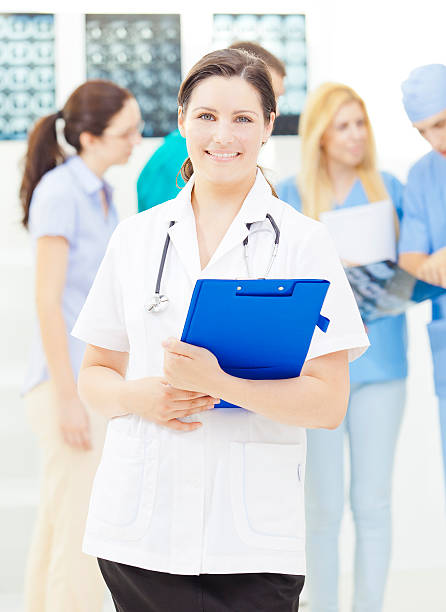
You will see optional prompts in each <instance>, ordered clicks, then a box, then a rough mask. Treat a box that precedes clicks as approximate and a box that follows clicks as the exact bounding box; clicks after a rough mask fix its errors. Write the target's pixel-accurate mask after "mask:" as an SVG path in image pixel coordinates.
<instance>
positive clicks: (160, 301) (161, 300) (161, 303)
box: [145, 293, 169, 312]
mask: <svg viewBox="0 0 446 612" xmlns="http://www.w3.org/2000/svg"><path fill="white" fill-rule="evenodd" d="M168 305H169V298H168V297H167V295H162V294H161V295H160V294H159V293H155V295H154V296H153V298H152V301H151V302H149V303H148V304H146V305H145V309H146V310H147V312H162V311H163V310H166V308H167V306H168Z"/></svg>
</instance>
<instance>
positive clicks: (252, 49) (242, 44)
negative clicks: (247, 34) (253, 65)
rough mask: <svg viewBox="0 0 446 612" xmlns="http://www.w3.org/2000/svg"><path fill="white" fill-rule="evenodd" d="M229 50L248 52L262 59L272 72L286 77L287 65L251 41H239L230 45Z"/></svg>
mask: <svg viewBox="0 0 446 612" xmlns="http://www.w3.org/2000/svg"><path fill="white" fill-rule="evenodd" d="M228 49H241V50H242V51H247V52H248V53H250V54H251V55H255V56H256V57H260V59H261V60H263V61H264V62H265V64H266V65H267V66H268V68H269V69H270V70H275V71H276V72H277V73H278V74H280V76H281V77H286V68H285V64H284V63H283V62H282V60H280V59H279V58H278V57H276V56H275V55H273V54H272V53H270V52H269V51H268V50H267V49H265V47H262V46H261V45H259V44H258V43H255V42H252V41H250V40H239V41H237V42H235V43H232V45H229V47H228Z"/></svg>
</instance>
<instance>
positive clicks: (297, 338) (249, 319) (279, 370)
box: [181, 279, 330, 408]
mask: <svg viewBox="0 0 446 612" xmlns="http://www.w3.org/2000/svg"><path fill="white" fill-rule="evenodd" d="M329 284H330V283H329V282H328V281H326V280H317V279H303V280H298V279H283V280H281V279H278V280H277V279H258V280H257V279H256V280H220V279H200V280H198V281H197V283H196V285H195V289H194V292H193V294H192V298H191V302H190V305H189V311H188V314H187V318H186V322H185V324H184V329H183V334H182V336H181V340H182V341H183V342H188V343H189V344H193V345H195V346H201V347H203V348H206V349H208V350H209V351H211V352H212V353H213V354H214V355H215V356H216V357H217V359H218V362H219V364H220V367H221V368H222V369H223V370H224V371H225V372H227V373H228V374H231V375H232V376H237V377H238V378H248V379H252V380H266V379H280V378H294V377H295V376H299V374H300V371H301V369H302V366H303V364H304V361H305V358H306V356H307V353H308V349H309V347H310V343H311V339H312V337H313V333H314V330H315V327H316V326H318V327H319V328H320V329H321V330H322V331H323V332H325V331H327V328H328V325H329V320H328V319H327V318H326V317H324V316H322V315H321V314H320V311H321V308H322V304H323V302H324V299H325V296H326V294H327V290H328V287H329ZM216 407H217V408H225V407H231V408H234V407H235V406H233V404H230V403H228V402H225V401H224V400H221V401H220V403H219V404H217V406H216Z"/></svg>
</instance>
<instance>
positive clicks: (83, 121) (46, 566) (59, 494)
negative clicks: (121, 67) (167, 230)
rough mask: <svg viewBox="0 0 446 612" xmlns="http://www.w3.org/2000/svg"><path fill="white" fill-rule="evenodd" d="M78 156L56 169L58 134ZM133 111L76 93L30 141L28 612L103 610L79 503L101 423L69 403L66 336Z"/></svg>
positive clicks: (73, 392)
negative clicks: (34, 493) (33, 438)
mask: <svg viewBox="0 0 446 612" xmlns="http://www.w3.org/2000/svg"><path fill="white" fill-rule="evenodd" d="M59 118H60V119H63V120H64V136H65V139H66V141H67V142H68V143H69V144H70V145H71V146H73V147H74V149H75V150H76V152H77V154H76V155H74V156H72V157H69V158H68V159H65V155H64V153H63V150H62V148H61V146H60V144H59V142H58V139H57V134H56V122H57V121H58V119H59ZM140 120H141V116H140V113H139V109H138V105H137V103H136V101H135V99H134V98H133V96H132V95H131V93H130V92H129V91H127V90H126V89H122V88H121V87H118V86H117V85H115V84H114V83H111V82H107V81H89V82H87V83H84V84H83V85H81V86H80V87H78V88H77V89H76V90H75V91H74V92H73V93H72V94H71V96H70V97H69V98H68V100H67V102H66V104H65V106H64V107H63V109H62V110H61V111H59V112H58V113H54V114H52V115H49V116H47V117H43V118H42V119H40V120H39V121H38V122H37V124H36V126H35V128H34V129H33V131H32V133H31V134H30V137H29V142H28V150H27V154H26V167H25V172H24V175H23V180H22V184H21V189H20V197H21V201H22V205H23V212H24V216H23V223H24V225H25V227H27V228H28V229H29V232H30V234H31V237H32V239H33V242H34V247H35V257H36V280H35V295H36V306H37V315H38V321H39V326H38V329H36V334H35V339H34V344H33V347H32V353H31V358H30V364H29V369H28V373H27V376H26V381H25V388H24V391H25V404H26V408H27V411H28V416H29V419H30V421H31V425H32V427H33V429H34V430H35V432H36V434H37V436H38V439H39V444H40V446H41V452H42V455H43V480H42V485H41V496H40V507H39V514H38V519H37V524H36V528H35V533H34V538H33V542H32V545H31V551H30V554H29V559H28V568H27V574H26V584H25V601H26V603H25V609H26V611H27V612H61V611H62V610H63V611H64V612H70V611H73V612H81V611H85V612H95V611H98V612H99V611H100V610H102V605H103V594H104V588H103V582H102V580H101V577H100V574H99V572H98V571H97V567H96V566H95V564H94V563H93V562H92V559H91V558H89V557H87V556H86V555H84V554H83V553H82V552H81V541H82V533H83V529H84V524H85V518H86V514H87V508H88V498H89V494H90V488H91V483H92V479H93V475H94V472H95V469H96V467H97V464H98V461H99V457H100V452H101V450H102V445H103V437H104V432H105V421H104V419H103V418H102V417H100V416H99V415H97V414H89V412H88V411H87V409H86V407H85V406H84V404H83V403H82V402H81V400H80V399H79V396H78V393H77V387H76V384H77V376H78V372H79V368H80V365H81V361H82V358H83V354H84V350H85V344H84V343H83V342H81V341H80V340H77V339H75V338H73V337H71V336H69V335H68V332H69V331H70V330H71V328H72V326H73V323H74V321H75V320H76V318H77V316H78V314H79V312H80V310H81V308H82V306H83V303H84V301H85V298H86V297H87V294H88V291H89V289H90V287H91V284H92V282H93V279H94V277H95V274H96V272H97V269H98V267H99V264H100V262H101V259H102V257H103V255H104V253H105V249H106V247H107V243H108V240H109V238H110V236H111V234H112V232H113V230H114V229H115V227H116V225H117V214H116V210H115V207H114V205H113V202H112V191H111V188H110V186H109V185H108V184H107V183H106V182H105V181H104V180H103V174H104V172H105V171H106V170H107V169H108V168H109V167H110V166H112V165H114V164H123V163H125V162H127V160H128V158H129V156H130V154H131V152H132V149H133V147H134V145H135V144H136V143H137V142H139V140H140V132H139V130H140Z"/></svg>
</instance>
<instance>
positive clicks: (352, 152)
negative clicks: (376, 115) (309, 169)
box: [321, 101, 369, 167]
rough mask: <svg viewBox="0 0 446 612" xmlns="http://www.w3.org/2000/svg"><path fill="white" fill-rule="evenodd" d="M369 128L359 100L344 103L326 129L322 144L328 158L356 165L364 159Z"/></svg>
mask: <svg viewBox="0 0 446 612" xmlns="http://www.w3.org/2000/svg"><path fill="white" fill-rule="evenodd" d="M368 137H369V135H368V128H367V123H366V117H365V114H364V111H363V109H362V106H361V104H360V103H359V102H356V101H351V102H347V103H345V104H343V105H342V106H341V108H340V109H339V110H338V112H337V113H336V114H335V116H334V117H333V121H332V122H331V124H330V126H329V127H328V128H327V130H326V131H325V133H324V135H323V137H322V140H321V146H322V148H323V149H324V151H325V154H326V156H327V158H328V159H330V160H332V161H335V162H336V163H338V164H342V165H345V166H350V167H356V166H358V165H359V164H360V163H361V162H362V161H363V159H364V157H365V154H366V149H367V141H368Z"/></svg>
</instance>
